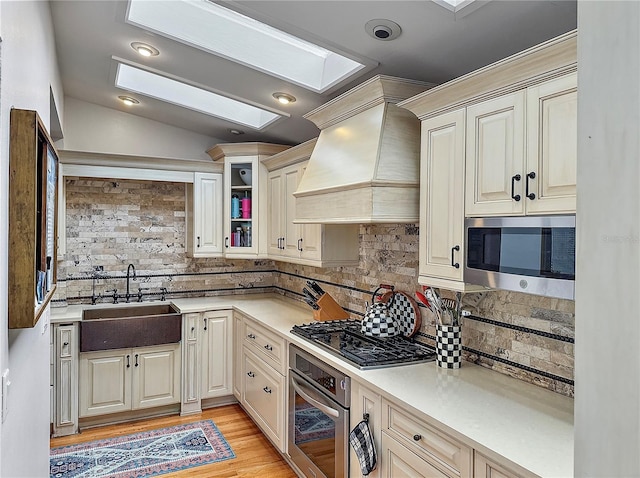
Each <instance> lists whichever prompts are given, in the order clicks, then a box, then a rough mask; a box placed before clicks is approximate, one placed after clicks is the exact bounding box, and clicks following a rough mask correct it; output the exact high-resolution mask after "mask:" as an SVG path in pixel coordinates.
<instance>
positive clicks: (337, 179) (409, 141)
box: [294, 75, 435, 224]
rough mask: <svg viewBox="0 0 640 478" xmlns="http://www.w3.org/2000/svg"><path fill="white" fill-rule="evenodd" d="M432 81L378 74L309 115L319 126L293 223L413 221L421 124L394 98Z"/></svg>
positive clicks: (409, 94) (404, 96)
mask: <svg viewBox="0 0 640 478" xmlns="http://www.w3.org/2000/svg"><path fill="white" fill-rule="evenodd" d="M433 86H435V85H432V84H430V83H423V82H419V81H413V80H407V79H403V78H395V77H390V76H381V75H379V76H375V77H373V78H371V79H370V80H368V81H366V82H364V83H362V84H361V85H359V86H357V87H355V88H353V89H351V90H349V91H347V92H346V93H344V94H342V95H340V96H338V97H337V98H335V99H333V100H332V101H330V102H329V103H326V104H325V105H323V106H321V107H319V108H317V109H315V110H313V111H311V112H309V113H307V114H306V115H305V116H304V117H305V118H306V119H308V120H310V121H313V122H314V123H315V124H316V126H318V128H320V130H321V131H320V136H318V140H317V142H316V145H315V147H314V149H313V152H312V153H311V158H310V159H309V164H308V166H307V169H306V171H305V173H304V175H303V176H302V179H301V180H300V184H299V185H298V189H297V190H296V192H295V193H294V196H295V198H296V217H295V221H294V222H297V223H322V224H339V223H357V224H368V223H371V224H373V223H410V222H417V221H418V212H419V203H418V197H419V192H420V121H419V120H418V118H417V117H416V116H415V115H414V114H413V113H411V112H409V111H408V110H406V109H404V108H400V107H398V106H396V103H398V102H400V101H402V100H404V99H407V98H410V97H412V96H415V95H417V94H419V93H422V92H423V91H425V90H427V89H429V88H431V87H433Z"/></svg>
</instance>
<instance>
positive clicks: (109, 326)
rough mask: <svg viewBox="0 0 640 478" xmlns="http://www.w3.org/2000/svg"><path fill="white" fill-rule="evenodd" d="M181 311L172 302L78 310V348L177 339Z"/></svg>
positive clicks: (165, 341)
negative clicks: (79, 315) (80, 311)
mask: <svg viewBox="0 0 640 478" xmlns="http://www.w3.org/2000/svg"><path fill="white" fill-rule="evenodd" d="M181 324H182V315H181V314H180V312H179V311H178V310H177V309H176V308H175V307H174V306H173V305H172V304H145V305H135V304H127V305H123V306H121V307H101V308H96V309H93V308H92V309H87V310H84V311H83V312H82V322H80V351H81V352H93V351H96V350H111V349H123V348H130V347H146V346H149V345H161V344H170V343H176V342H180V339H181V335H182V334H181V329H182V327H181Z"/></svg>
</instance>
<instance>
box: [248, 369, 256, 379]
mask: <svg viewBox="0 0 640 478" xmlns="http://www.w3.org/2000/svg"><path fill="white" fill-rule="evenodd" d="M247 375H248V376H249V377H251V378H253V377H255V376H256V374H255V373H253V372H251V371H249V372H247Z"/></svg>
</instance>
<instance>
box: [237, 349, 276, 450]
mask: <svg viewBox="0 0 640 478" xmlns="http://www.w3.org/2000/svg"><path fill="white" fill-rule="evenodd" d="M243 372H244V377H243V379H244V390H243V396H242V398H243V400H242V403H243V404H244V406H245V408H246V410H247V412H248V413H249V414H250V415H251V417H252V418H253V419H254V421H255V422H256V423H257V424H258V426H259V427H260V428H261V429H262V431H263V432H264V433H265V434H266V435H267V436H268V437H269V438H270V439H271V441H272V442H273V443H274V444H275V445H276V446H277V447H278V448H279V449H280V451H283V452H284V443H285V433H284V430H285V428H284V425H285V420H284V413H285V405H284V398H285V378H284V376H282V375H280V374H279V373H278V372H276V371H275V370H274V369H272V368H271V367H270V366H269V365H267V364H265V363H264V362H263V361H262V360H260V359H259V358H258V357H257V356H256V355H254V354H253V353H251V352H250V351H249V350H247V348H246V347H245V349H244V355H243Z"/></svg>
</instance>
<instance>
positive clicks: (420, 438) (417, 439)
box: [413, 435, 422, 441]
mask: <svg viewBox="0 0 640 478" xmlns="http://www.w3.org/2000/svg"><path fill="white" fill-rule="evenodd" d="M413 439H414V440H415V441H420V440H422V435H413Z"/></svg>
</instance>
